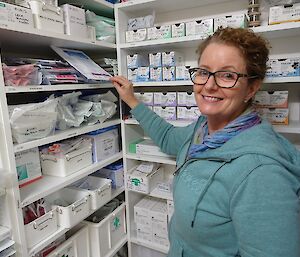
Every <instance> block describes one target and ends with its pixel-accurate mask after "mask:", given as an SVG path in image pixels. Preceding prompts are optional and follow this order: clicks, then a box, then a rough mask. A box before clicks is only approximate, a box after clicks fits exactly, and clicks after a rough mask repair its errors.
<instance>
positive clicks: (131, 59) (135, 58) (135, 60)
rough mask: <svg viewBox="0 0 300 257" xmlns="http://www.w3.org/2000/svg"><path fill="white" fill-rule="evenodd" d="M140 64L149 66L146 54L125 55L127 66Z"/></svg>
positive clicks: (138, 65) (131, 66)
mask: <svg viewBox="0 0 300 257" xmlns="http://www.w3.org/2000/svg"><path fill="white" fill-rule="evenodd" d="M141 66H149V59H148V58H147V56H144V55H141V54H129V55H127V68H128V69H133V68H138V67H141Z"/></svg>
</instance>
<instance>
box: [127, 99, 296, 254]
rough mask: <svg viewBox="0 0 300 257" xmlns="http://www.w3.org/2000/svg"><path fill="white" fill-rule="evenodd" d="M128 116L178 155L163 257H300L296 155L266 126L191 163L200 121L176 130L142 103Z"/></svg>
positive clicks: (163, 145)
mask: <svg viewBox="0 0 300 257" xmlns="http://www.w3.org/2000/svg"><path fill="white" fill-rule="evenodd" d="M131 112H132V114H133V115H134V117H135V118H136V119H137V120H138V121H139V122H140V125H141V126H142V128H143V129H144V130H145V132H146V134H148V135H149V136H150V137H151V138H152V140H153V141H154V142H155V143H156V144H157V145H159V146H160V148H161V149H162V151H163V152H165V153H168V154H171V155H175V156H176V161H177V170H176V172H175V177H174V185H173V197H174V214H173V216H172V219H171V222H170V224H169V239H170V250H169V253H168V257H235V256H241V257H300V214H299V213H300V202H299V195H300V153H299V151H297V150H296V148H295V147H294V146H293V145H292V144H291V143H289V141H287V140H286V139H285V138H284V137H282V136H281V135H279V134H278V133H276V132H275V131H274V130H273V128H272V126H271V125H270V124H269V123H268V122H265V121H263V122H262V123H261V124H260V125H257V126H254V127H252V128H250V129H248V130H245V131H243V132H241V133H240V134H238V135H237V136H235V137H234V138H232V139H230V140H229V141H227V142H226V143H225V144H223V145H222V146H221V147H219V148H217V149H210V150H207V151H205V152H202V153H199V154H198V155H197V156H196V158H193V159H188V157H187V152H188V148H189V146H190V145H191V142H192V139H193V137H194V133H195V131H196V129H197V128H198V126H199V124H200V123H201V121H202V120H203V117H200V118H199V119H198V121H197V122H195V123H193V124H191V125H189V126H186V127H174V126H173V125H171V124H169V123H167V122H166V121H165V120H163V119H162V118H160V117H159V116H158V115H156V114H155V113H154V112H152V111H151V110H150V109H148V108H147V107H146V106H145V105H144V104H142V103H140V104H139V105H138V106H137V107H135V108H134V109H133V110H131Z"/></svg>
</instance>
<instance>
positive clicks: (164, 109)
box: [153, 106, 176, 120]
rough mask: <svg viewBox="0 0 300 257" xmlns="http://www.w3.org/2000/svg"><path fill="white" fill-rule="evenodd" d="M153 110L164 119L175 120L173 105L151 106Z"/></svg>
mask: <svg viewBox="0 0 300 257" xmlns="http://www.w3.org/2000/svg"><path fill="white" fill-rule="evenodd" d="M153 111H154V112H155V113H156V114H157V115H158V116H160V117H162V118H163V119H165V120H176V107H175V106H153Z"/></svg>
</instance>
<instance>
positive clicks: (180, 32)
mask: <svg viewBox="0 0 300 257" xmlns="http://www.w3.org/2000/svg"><path fill="white" fill-rule="evenodd" d="M184 36H185V23H184V22H182V23H176V24H172V37H184Z"/></svg>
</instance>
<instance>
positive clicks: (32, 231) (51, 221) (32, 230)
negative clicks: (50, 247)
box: [25, 209, 58, 248]
mask: <svg viewBox="0 0 300 257" xmlns="http://www.w3.org/2000/svg"><path fill="white" fill-rule="evenodd" d="M57 229H58V222H57V211H56V209H53V210H51V211H49V212H47V213H45V214H44V215H43V216H41V217H39V218H37V219H35V220H34V221H32V222H30V223H28V224H26V225H25V234H26V239H27V247H28V248H32V247H34V246H35V245H36V244H37V243H39V242H41V241H42V240H44V239H45V238H47V237H49V236H50V235H51V234H53V233H54V232H55V231H57Z"/></svg>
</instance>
